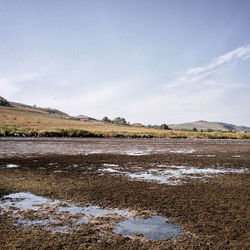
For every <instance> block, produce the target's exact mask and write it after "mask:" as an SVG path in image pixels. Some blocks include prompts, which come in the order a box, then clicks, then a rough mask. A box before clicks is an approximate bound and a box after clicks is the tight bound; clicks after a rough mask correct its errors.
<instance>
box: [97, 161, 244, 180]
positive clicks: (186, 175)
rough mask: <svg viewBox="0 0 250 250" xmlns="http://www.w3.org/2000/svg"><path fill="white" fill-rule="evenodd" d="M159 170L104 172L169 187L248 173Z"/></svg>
mask: <svg viewBox="0 0 250 250" xmlns="http://www.w3.org/2000/svg"><path fill="white" fill-rule="evenodd" d="M156 167H157V168H151V169H148V170H147V171H143V172H140V171H139V172H136V173H133V172H127V171H122V170H118V169H117V168H116V169H113V168H105V169H102V171H105V172H110V173H119V174H122V175H127V176H128V177H130V178H132V179H138V180H146V181H156V182H158V183H161V184H168V185H178V184H181V183H182V182H183V181H185V180H187V179H202V178H212V177H214V176H217V175H219V174H226V173H238V174H242V173H246V172H248V169H244V168H241V169H213V168H203V169H200V168H194V167H186V166H175V165H173V166H169V165H157V166H156Z"/></svg>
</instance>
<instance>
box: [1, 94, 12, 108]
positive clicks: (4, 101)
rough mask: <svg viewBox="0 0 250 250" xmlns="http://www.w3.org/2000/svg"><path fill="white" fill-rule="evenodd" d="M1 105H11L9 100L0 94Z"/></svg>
mask: <svg viewBox="0 0 250 250" xmlns="http://www.w3.org/2000/svg"><path fill="white" fill-rule="evenodd" d="M0 106H10V104H9V102H8V101H7V100H6V99H4V98H3V97H2V96H0Z"/></svg>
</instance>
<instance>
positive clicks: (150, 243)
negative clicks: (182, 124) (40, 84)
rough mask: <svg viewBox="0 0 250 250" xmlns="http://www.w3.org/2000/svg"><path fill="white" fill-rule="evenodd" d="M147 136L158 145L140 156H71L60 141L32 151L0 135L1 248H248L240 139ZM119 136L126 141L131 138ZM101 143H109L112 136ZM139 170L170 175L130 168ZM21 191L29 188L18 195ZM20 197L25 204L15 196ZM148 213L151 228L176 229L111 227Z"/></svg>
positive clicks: (246, 151)
mask: <svg viewBox="0 0 250 250" xmlns="http://www.w3.org/2000/svg"><path fill="white" fill-rule="evenodd" d="M5 142H6V141H5ZM55 142H56V141H55ZM99 142H100V141H98V143H97V145H100V143H99ZM126 142H128V141H126V140H125V141H123V142H120V141H119V143H120V145H119V147H120V148H121V150H122V148H123V144H122V143H124V148H125V151H126V150H127V149H126V147H128V146H127V145H126ZM134 142H135V147H134V148H135V150H138V148H137V147H138V145H143V147H144V148H147V147H148V148H150V147H153V146H152V145H151V144H150V140H142V141H140V140H135V141H134ZM153 142H154V143H156V144H157V146H155V147H157V150H158V151H152V152H150V153H149V154H140V155H131V154H125V153H124V154H123V153H121V152H120V151H119V152H118V151H116V153H115V152H113V153H107V152H106V151H105V153H98V154H94V153H91V154H85V153H84V154H83V153H82V154H76V155H73V154H69V153H68V151H67V150H64V151H62V152H61V153H60V154H59V153H57V154H47V151H46V150H45V152H43V153H41V154H38V155H36V154H34V153H33V152H31V153H29V152H28V151H27V152H24V151H25V150H27V148H26V149H25V150H24V149H23V151H22V152H20V151H19V152H17V151H14V150H13V149H11V145H9V144H5V148H8V150H10V151H11V150H12V151H11V152H9V154H7V153H4V152H8V150H7V149H6V150H5V151H4V150H3V151H1V153H0V154H1V155H2V157H1V158H0V216H1V220H0V235H1V237H0V248H1V249H15V248H22V249H27V248H40V249H45V248H46V249H61V248H63V249H69V248H71V249H72V248H73V249H86V248H89V249H190V248H199V249H247V248H248V247H249V245H250V241H249V239H250V233H249V232H250V230H249V220H250V216H249V213H248V209H249V205H250V204H249V203H250V202H249V201H250V199H249V190H250V178H249V176H250V174H249V168H250V144H249V142H246V141H245V142H243V143H242V142H241V141H233V142H232V143H231V142H228V143H226V142H223V143H221V142H220V141H214V142H211V141H206V140H204V141H198V142H197V141H196V140H194V141H193V142H192V140H188V141H187V142H186V144H185V141H179V140H176V141H175V140H172V141H169V140H168V141H157V142H155V141H153ZM12 143H13V142H12ZM33 143H34V142H33ZM59 143H60V142H59ZM77 143H78V144H79V145H78V146H79V147H85V146H81V145H80V142H77ZM85 143H86V142H85ZM91 143H94V141H91ZM119 143H118V141H116V143H115V144H119ZM128 143H129V147H130V149H132V145H133V140H131V141H129V142H128ZM180 143H181V144H180ZM24 144H25V142H24ZM112 145H113V146H112ZM159 145H160V146H159ZM74 146H75V145H74ZM1 147H2V148H3V147H4V144H1V143H0V148H1ZM39 147H40V146H39V145H37V148H39ZM70 147H71V146H70ZM72 147H73V146H72ZM96 147H97V150H99V149H98V146H96ZM108 147H109V150H113V151H115V150H116V145H114V143H113V142H110V143H109V144H107V145H106V148H107V149H108ZM65 148H67V147H65ZM86 148H87V146H86ZM93 148H94V146H93ZM15 149H16V148H15ZM191 149H193V150H192V152H191V151H190V150H191ZM36 150H38V149H36ZM140 150H141V151H143V149H142V148H141V149H140ZM160 150H162V151H160ZM174 150H175V151H174ZM180 150H182V152H180ZM188 150H189V151H188ZM65 151H66V152H65ZM170 151H172V152H170ZM176 151H178V152H176ZM10 166H11V167H10ZM173 171H174V172H173ZM208 172H209V174H208ZM142 173H143V174H145V173H147V174H152V175H155V176H157V177H158V178H163V177H164V178H167V180H170V181H171V182H161V181H158V180H157V178H156V179H154V178H151V179H150V178H148V179H144V178H134V176H133V178H132V177H131V176H130V175H140V174H142ZM173 173H174V174H173ZM204 173H205V174H204ZM20 193H21V194H27V193H28V194H29V195H28V197H26V198H25V199H26V202H24V201H25V199H24V197H21V196H19V197H18V195H17V194H20ZM15 195H16V196H15ZM29 197H33V198H34V199H35V200H36V205H35V206H34V207H33V208H36V209H31V208H32V207H30V205H31V204H30V202H28V201H27V199H28V198H29ZM37 197H41V198H37ZM37 199H38V200H37ZM39 199H41V200H42V201H43V203H39ZM28 200H29V199H28ZM41 200H40V201H41ZM29 201H30V200H29ZM7 203H8V207H6V206H4V205H3V204H5V205H6V204H7ZM22 203H24V204H25V205H26V207H25V208H24V209H21V207H20V206H21V205H20V206H18V205H17V204H22ZM119 211H121V212H119ZM162 217H164V218H166V219H167V221H162V220H160V218H162ZM150 218H155V219H156V220H155V221H153V222H152V224H153V228H155V229H157V230H158V229H159V227H160V228H161V226H159V227H158V225H157V222H159V223H165V224H163V225H168V224H170V225H174V226H173V228H174V229H175V230H177V231H178V233H177V234H176V235H175V234H172V232H170V234H169V235H170V237H165V236H167V232H165V236H164V230H163V229H162V230H161V233H163V236H160V237H158V238H156V239H155V238H152V237H150V232H151V233H152V232H153V230H154V229H152V230H151V231H150V230H149V235H147V234H145V232H143V231H139V229H138V224H137V225H136V226H134V227H135V228H136V230H134V234H133V232H132V233H129V234H127V233H124V234H122V233H119V232H120V231H119V232H118V231H116V230H115V229H116V228H117V227H118V226H119V225H120V226H123V225H125V226H126V223H127V224H129V225H131V223H133V222H134V221H136V222H139V224H144V225H145V224H146V225H147V222H146V221H147V220H148V219H150ZM158 219H159V221H157V220H158ZM145 222H146V223H145ZM154 223H156V224H154ZM148 224H150V223H148ZM160 225H161V224H160ZM130 228H131V226H130ZM144 228H147V226H145V227H144ZM148 228H149V227H148ZM137 229H138V230H137ZM170 229H171V227H170ZM179 229H181V230H180V231H179ZM180 232H181V233H180ZM161 233H160V234H161ZM147 236H148V237H147Z"/></svg>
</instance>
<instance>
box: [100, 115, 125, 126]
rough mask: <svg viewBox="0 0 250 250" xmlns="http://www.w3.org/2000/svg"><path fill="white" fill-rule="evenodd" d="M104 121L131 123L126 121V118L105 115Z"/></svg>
mask: <svg viewBox="0 0 250 250" xmlns="http://www.w3.org/2000/svg"><path fill="white" fill-rule="evenodd" d="M102 121H103V122H109V123H115V124H120V125H130V123H129V122H127V121H126V119H125V118H122V117H116V118H115V119H114V120H111V119H109V118H108V117H107V116H104V117H103V119H102Z"/></svg>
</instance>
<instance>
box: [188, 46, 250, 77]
mask: <svg viewBox="0 0 250 250" xmlns="http://www.w3.org/2000/svg"><path fill="white" fill-rule="evenodd" d="M249 57H250V44H248V45H246V46H244V47H239V48H237V49H235V50H232V51H230V52H228V53H226V54H224V55H222V56H219V57H218V58H216V59H214V60H213V61H212V62H211V63H209V64H207V65H204V66H201V67H197V68H192V69H189V70H187V72H186V74H187V75H197V74H201V73H204V72H208V71H213V70H214V69H216V68H218V67H219V66H221V65H223V64H225V63H229V62H232V61H234V60H239V59H241V60H242V59H243V60H244V59H247V58H249Z"/></svg>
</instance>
